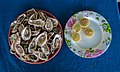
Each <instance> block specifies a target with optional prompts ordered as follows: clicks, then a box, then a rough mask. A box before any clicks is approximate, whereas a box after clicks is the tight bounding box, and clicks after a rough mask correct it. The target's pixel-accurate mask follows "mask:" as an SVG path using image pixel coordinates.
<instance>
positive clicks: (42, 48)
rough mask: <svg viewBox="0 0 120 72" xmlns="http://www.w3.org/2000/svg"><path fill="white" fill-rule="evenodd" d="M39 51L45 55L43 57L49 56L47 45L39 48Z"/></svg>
mask: <svg viewBox="0 0 120 72" xmlns="http://www.w3.org/2000/svg"><path fill="white" fill-rule="evenodd" d="M41 50H42V52H43V53H44V54H45V55H49V54H50V50H49V47H48V45H47V44H45V45H44V46H43V47H41Z"/></svg>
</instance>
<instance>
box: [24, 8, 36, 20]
mask: <svg viewBox="0 0 120 72" xmlns="http://www.w3.org/2000/svg"><path fill="white" fill-rule="evenodd" d="M34 13H36V10H35V9H34V8H32V9H30V10H28V11H27V12H26V15H27V17H28V18H29V17H30V16H31V15H32V14H34Z"/></svg>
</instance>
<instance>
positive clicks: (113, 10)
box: [0, 0, 120, 72]
mask: <svg viewBox="0 0 120 72" xmlns="http://www.w3.org/2000/svg"><path fill="white" fill-rule="evenodd" d="M30 8H36V9H41V10H46V11H48V12H50V13H52V14H53V15H55V16H56V17H57V19H58V20H59V22H60V23H61V24H62V27H63V29H64V27H65V24H66V22H67V20H68V19H69V17H70V16H71V15H73V14H74V13H76V12H78V11H81V10H93V11H96V12H98V13H100V14H101V15H103V16H104V17H105V18H106V19H107V20H108V22H109V24H110V25H111V28H112V33H113V35H112V36H113V38H112V43H111V45H110V47H109V49H108V50H107V51H106V52H105V53H104V54H103V55H101V56H100V57H98V58H94V59H84V58H80V57H78V56H76V55H75V54H73V53H72V52H71V51H70V50H69V48H68V47H67V46H66V44H65V42H64V43H63V46H62V48H61V50H60V52H59V53H58V54H57V55H56V56H55V57H54V58H53V59H52V60H50V61H49V62H47V63H44V64H38V65H30V64H27V63H24V62H22V61H20V60H19V59H17V58H16V57H15V56H14V55H11V54H10V52H9V46H8V40H7V38H8V31H9V27H10V23H11V22H12V21H13V20H14V19H15V17H16V16H18V15H19V14H21V13H23V12H24V11H26V10H28V9H30ZM119 29H120V23H119V14H118V7H117V1H116V0H0V72H120V46H119V45H120V39H119V38H120V30H119Z"/></svg>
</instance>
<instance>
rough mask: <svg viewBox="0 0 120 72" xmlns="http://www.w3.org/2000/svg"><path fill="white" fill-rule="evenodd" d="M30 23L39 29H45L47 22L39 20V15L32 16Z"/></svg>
mask: <svg viewBox="0 0 120 72" xmlns="http://www.w3.org/2000/svg"><path fill="white" fill-rule="evenodd" d="M28 23H29V24H30V25H34V26H37V27H43V26H44V25H45V21H43V20H42V19H37V13H35V14H33V15H31V17H30V18H29V20H28Z"/></svg>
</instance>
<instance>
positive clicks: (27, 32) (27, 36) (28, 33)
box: [21, 26, 31, 40]
mask: <svg viewBox="0 0 120 72" xmlns="http://www.w3.org/2000/svg"><path fill="white" fill-rule="evenodd" d="M21 37H22V39H23V40H29V39H30V38H31V29H30V26H26V27H25V28H24V29H23V30H22V32H21Z"/></svg>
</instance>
